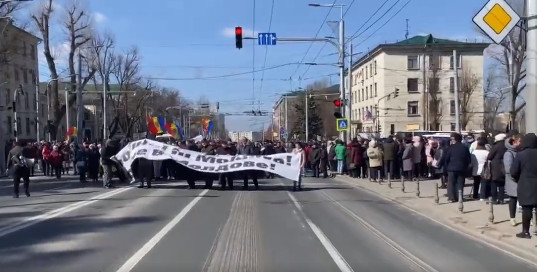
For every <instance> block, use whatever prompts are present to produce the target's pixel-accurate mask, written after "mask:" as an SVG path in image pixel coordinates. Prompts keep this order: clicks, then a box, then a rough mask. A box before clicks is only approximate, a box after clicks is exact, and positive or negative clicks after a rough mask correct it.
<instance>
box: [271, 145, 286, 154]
mask: <svg viewBox="0 0 537 272" xmlns="http://www.w3.org/2000/svg"><path fill="white" fill-rule="evenodd" d="M274 151H275V153H286V152H287V151H286V150H285V147H283V145H282V143H281V142H277V143H276V147H275V148H274Z"/></svg>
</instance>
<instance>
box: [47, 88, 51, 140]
mask: <svg viewBox="0 0 537 272" xmlns="http://www.w3.org/2000/svg"><path fill="white" fill-rule="evenodd" d="M49 120H50V84H47V126H48V124H49ZM51 138H52V136H51V133H50V127H49V128H48V141H49V142H50V141H51Z"/></svg>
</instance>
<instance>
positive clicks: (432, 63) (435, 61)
mask: <svg viewBox="0 0 537 272" xmlns="http://www.w3.org/2000/svg"><path fill="white" fill-rule="evenodd" d="M441 68H442V66H441V64H440V56H437V55H429V70H435V69H441Z"/></svg>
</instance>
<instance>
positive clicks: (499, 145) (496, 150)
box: [487, 141, 507, 185]
mask: <svg viewBox="0 0 537 272" xmlns="http://www.w3.org/2000/svg"><path fill="white" fill-rule="evenodd" d="M505 151H507V147H505V142H504V141H498V142H495V143H494V144H493V145H492V149H491V150H490V152H489V155H488V157H487V159H488V160H489V161H490V168H491V170H492V181H493V182H496V183H498V184H500V185H501V184H504V183H505V169H504V165H503V155H504V154H505Z"/></svg>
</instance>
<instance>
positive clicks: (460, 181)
mask: <svg viewBox="0 0 537 272" xmlns="http://www.w3.org/2000/svg"><path fill="white" fill-rule="evenodd" d="M450 139H451V146H450V147H449V149H448V150H447V152H446V159H445V161H444V167H446V170H447V173H448V186H447V187H448V188H447V191H448V201H451V202H458V201H459V193H458V192H459V190H463V188H464V180H465V178H466V172H467V170H468V167H469V166H470V164H471V156H470V151H469V149H468V148H467V147H466V146H464V145H463V144H462V136H461V135H460V134H458V133H451V137H450Z"/></svg>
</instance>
